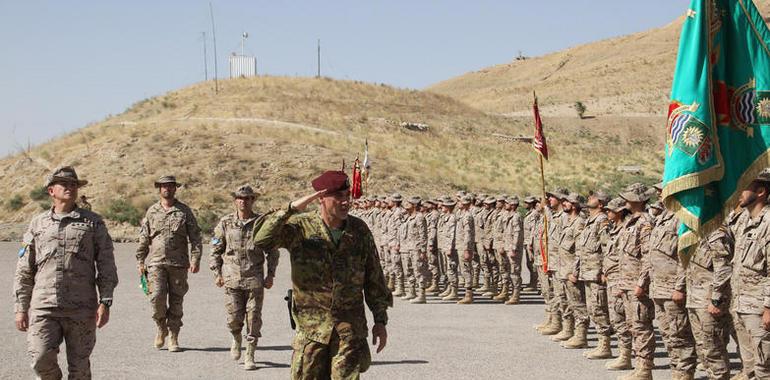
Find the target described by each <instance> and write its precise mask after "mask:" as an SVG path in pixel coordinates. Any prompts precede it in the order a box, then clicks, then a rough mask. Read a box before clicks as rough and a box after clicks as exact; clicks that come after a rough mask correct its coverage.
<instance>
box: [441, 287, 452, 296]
mask: <svg viewBox="0 0 770 380" xmlns="http://www.w3.org/2000/svg"><path fill="white" fill-rule="evenodd" d="M451 291H452V286H451V285H449V284H447V285H446V289H444V291H443V292H441V294H439V295H438V296H439V297H441V298H444V297H446V296H448V295H449V292H451Z"/></svg>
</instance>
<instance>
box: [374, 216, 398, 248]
mask: <svg viewBox="0 0 770 380" xmlns="http://www.w3.org/2000/svg"><path fill="white" fill-rule="evenodd" d="M392 213H393V212H392V211H391V210H390V209H380V212H379V214H378V215H377V220H376V221H375V222H374V232H372V235H374V236H375V239H376V240H375V242H376V243H377V244H378V245H379V247H387V246H388V238H387V237H386V236H385V234H386V231H387V229H388V220H389V219H390V215H391V214H392Z"/></svg>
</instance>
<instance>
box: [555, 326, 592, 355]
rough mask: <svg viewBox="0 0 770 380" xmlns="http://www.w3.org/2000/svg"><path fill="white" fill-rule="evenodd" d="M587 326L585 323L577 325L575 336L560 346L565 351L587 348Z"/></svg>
mask: <svg viewBox="0 0 770 380" xmlns="http://www.w3.org/2000/svg"><path fill="white" fill-rule="evenodd" d="M587 328H588V326H586V324H585V323H581V324H579V325H577V327H576V328H575V334H574V335H572V338H569V340H566V341H564V342H562V343H561V346H562V347H564V348H567V349H575V348H586V347H588V339H587V336H586V335H587V334H588V331H587Z"/></svg>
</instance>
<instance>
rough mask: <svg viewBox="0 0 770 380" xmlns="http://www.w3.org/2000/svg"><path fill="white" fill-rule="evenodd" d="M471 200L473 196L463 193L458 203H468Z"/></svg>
mask: <svg viewBox="0 0 770 380" xmlns="http://www.w3.org/2000/svg"><path fill="white" fill-rule="evenodd" d="M471 202H473V197H472V196H470V194H465V195H464V196H463V197H462V198H460V203H462V204H464V205H467V204H468V203H471Z"/></svg>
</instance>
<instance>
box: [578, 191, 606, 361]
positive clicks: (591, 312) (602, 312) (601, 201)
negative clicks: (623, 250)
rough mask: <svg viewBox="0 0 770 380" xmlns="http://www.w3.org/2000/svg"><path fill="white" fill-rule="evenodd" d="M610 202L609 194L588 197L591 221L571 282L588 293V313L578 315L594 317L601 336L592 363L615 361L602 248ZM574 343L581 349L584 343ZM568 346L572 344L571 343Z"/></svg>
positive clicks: (580, 244) (583, 235) (583, 234)
mask: <svg viewBox="0 0 770 380" xmlns="http://www.w3.org/2000/svg"><path fill="white" fill-rule="evenodd" d="M608 198H609V197H608V196H607V194H606V193H604V192H601V191H599V192H594V193H591V195H589V197H588V203H587V206H588V219H586V223H585V227H584V228H583V231H581V233H580V235H579V236H578V238H577V240H576V242H575V252H576V253H577V261H576V262H575V270H574V272H573V273H572V276H571V277H570V280H571V281H572V280H577V281H578V284H581V285H582V286H583V288H584V289H585V290H584V291H585V300H586V304H587V309H583V305H580V310H579V312H578V313H576V314H581V315H588V316H590V319H591V320H592V321H593V322H594V326H596V333H597V334H598V336H599V342H598V344H597V345H596V349H594V350H593V351H591V352H588V353H586V354H585V355H584V356H585V357H587V358H588V359H607V358H611V357H612V351H611V350H610V341H611V338H612V327H611V326H610V316H609V313H610V312H609V310H608V306H607V287H606V283H604V282H602V248H603V246H604V244H605V243H606V240H607V233H608V231H607V229H608V224H609V222H608V220H607V215H605V214H604V213H603V212H602V207H604V205H605V204H606V203H607V201H608V200H609V199H608ZM579 286H580V285H579ZM575 335H576V336H578V335H580V334H575ZM582 336H583V337H584V335H582ZM573 343H577V344H574V345H580V343H582V342H573ZM586 343H587V342H586ZM567 344H570V342H569V341H568V342H567Z"/></svg>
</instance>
